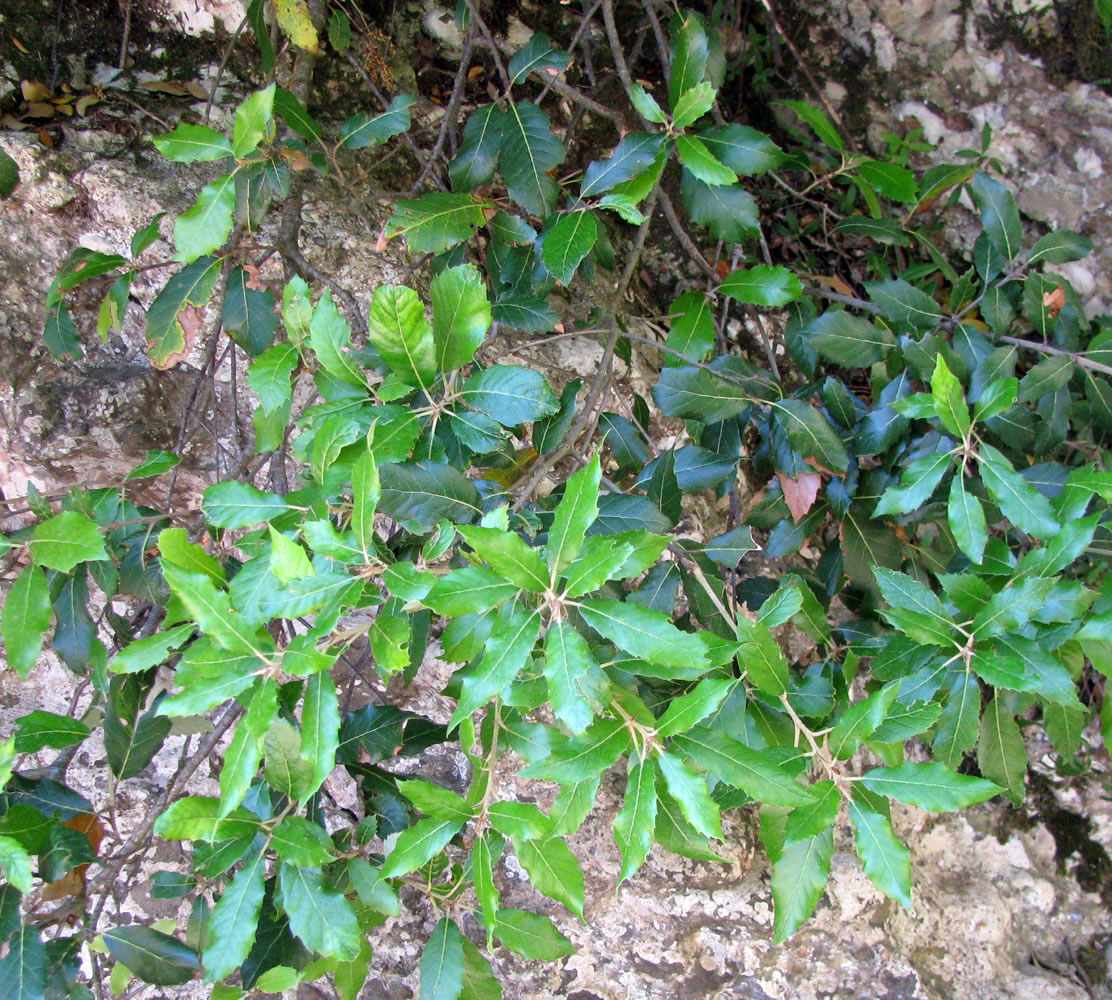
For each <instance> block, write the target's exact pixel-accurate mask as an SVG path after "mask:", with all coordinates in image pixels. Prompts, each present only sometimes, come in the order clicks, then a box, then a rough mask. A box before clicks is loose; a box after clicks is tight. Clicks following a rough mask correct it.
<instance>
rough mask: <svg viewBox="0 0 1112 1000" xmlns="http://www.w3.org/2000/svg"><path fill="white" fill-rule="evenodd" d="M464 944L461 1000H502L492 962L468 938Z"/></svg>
mask: <svg viewBox="0 0 1112 1000" xmlns="http://www.w3.org/2000/svg"><path fill="white" fill-rule="evenodd" d="M491 923H493V919H492V920H491ZM462 943H463V989H462V990H460V994H459V1000H502V984H501V983H500V982H498V980H497V978H496V977H495V975H494V970H493V969H491V967H490V962H488V961H487V960H486V959H485V958H484V957H483V956H482V954H481V953H480V952H479V949H478V948H476V947H475V946H474V945H473V944H472V943H471V942H470V941H469V940H468V939H467V938H462ZM341 1000H353V998H341Z"/></svg>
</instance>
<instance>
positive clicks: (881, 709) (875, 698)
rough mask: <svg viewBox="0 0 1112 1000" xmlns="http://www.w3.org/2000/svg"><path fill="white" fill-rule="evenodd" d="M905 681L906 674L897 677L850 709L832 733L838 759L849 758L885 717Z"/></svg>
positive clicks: (831, 737)
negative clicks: (903, 676)
mask: <svg viewBox="0 0 1112 1000" xmlns="http://www.w3.org/2000/svg"><path fill="white" fill-rule="evenodd" d="M901 683H902V678H897V679H896V680H894V681H891V682H890V683H888V684H885V685H884V687H882V688H881V689H880V690H879V691H874V692H873V693H872V694H871V695H869V697H868V698H866V699H865V700H864V701H859V702H855V703H854V704H852V705H850V706H849V708H847V709H846V711H845V712H844V713H843V714H842V717H841V718H840V719H839V720H838V722H837V723H836V724H835V726H834V728H833V729H832V730H831V732H830V736H829V737H828V740H829V745H830V751H831V753H833V754H834V757H835V758H836V759H838V760H848V759H849V758H850V757H851V756H853V754H854V753H855V752H856V751H857V749H858V748H859V747H860V746H861V744H862V743H863V742H864V741H865V740H867V739H868V738H869V737H870V736H871V735H872V734H873V732H874V731H875V730H876V729H877V727H878V726H879V725H880V724H881V723H882V722H883V721H884V720H885V718H886V717H887V715H888V710H889V708H891V706H892V703H893V702H894V701H895V700H896V696H897V695H898V694H899V693H900V684H901Z"/></svg>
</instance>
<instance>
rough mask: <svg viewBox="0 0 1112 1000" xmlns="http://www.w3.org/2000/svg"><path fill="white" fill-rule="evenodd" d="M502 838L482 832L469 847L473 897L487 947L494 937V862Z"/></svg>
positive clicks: (495, 894) (495, 908) (499, 852)
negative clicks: (485, 931)
mask: <svg viewBox="0 0 1112 1000" xmlns="http://www.w3.org/2000/svg"><path fill="white" fill-rule="evenodd" d="M502 845H503V840H502V838H501V837H500V836H498V835H497V834H489V833H483V834H481V835H480V836H478V837H476V838H475V844H474V846H473V847H472V848H471V871H472V875H473V877H474V880H475V898H476V899H478V901H479V912H480V913H481V915H482V921H483V923H484V924H485V925H486V929H487V947H488V948H489V947H490V945H491V943H492V941H493V937H494V920H495V914H496V913H497V912H498V886H497V885H495V883H494V863H495V862H496V861H497V860H498V858H499V856H501V854H502Z"/></svg>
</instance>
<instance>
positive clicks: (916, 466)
mask: <svg viewBox="0 0 1112 1000" xmlns="http://www.w3.org/2000/svg"><path fill="white" fill-rule="evenodd" d="M952 461H953V455H952V454H951V453H950V452H948V451H936V452H935V453H934V454H932V455H924V456H923V457H922V458H917V459H915V460H914V461H913V462H909V463H908V464H907V466H906V467H905V468H904V471H903V476H902V477H901V478H900V485H899V486H889V487H888V489H886V490H885V491H884V495H883V496H882V497H881V498H880V500H879V501H878V502H877V505H876V510H874V511H873V517H880V516H881V515H882V514H910V513H911V512H912V511H914V510H918V509H919V508H920V507H922V506H923V504H925V503H926V502H927V501H928V500H929V499H930V496H931V494H932V493H933V492H934V490H935V487H936V486H938V484H939V483H940V482H942V477H943V476H945V475H946V473H947V471H948V470H949V468H950V465H951V463H952Z"/></svg>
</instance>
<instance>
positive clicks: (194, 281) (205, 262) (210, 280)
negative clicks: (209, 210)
mask: <svg viewBox="0 0 1112 1000" xmlns="http://www.w3.org/2000/svg"><path fill="white" fill-rule="evenodd" d="M233 198H234V191H233ZM220 267H221V262H220V260H219V259H217V258H215V257H201V258H200V259H199V260H195V261H193V263H192V264H188V265H186V266H185V267H183V268H182V269H181V270H180V271H179V272H178V273H177V274H175V275H174V276H173V277H172V278H171V279H170V280H169V281H167V282H166V285H165V287H164V288H163V289H162V291H161V292H159V293H158V295H157V296H155V300H154V301H153V302H152V303H151V305H150V308H149V309H147V352H148V353H149V355H150V359H151V364H152V365H154V366H155V368H158V369H160V370H165V369H167V368H170V367H172V366H173V365H175V364H177V363H178V362H179V361H184V360H185V357H186V355H187V354H188V353H189V349H190V347H191V346H192V344H193V341H194V339H195V332H194V331H195V328H196V326H197V324H198V317H197V316H196V315H195V313H193V312H191V313H189V314H188V317H189V318H188V319H187V320H186V322H187V323H188V324H189V333H188V334H187V333H186V329H185V326H184V325H183V323H182V314H183V312H185V310H186V309H187V307H190V306H203V305H205V303H206V302H208V297H209V295H210V294H211V292H212V289H213V287H214V286H215V285H216V279H217V278H218V277H220Z"/></svg>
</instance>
